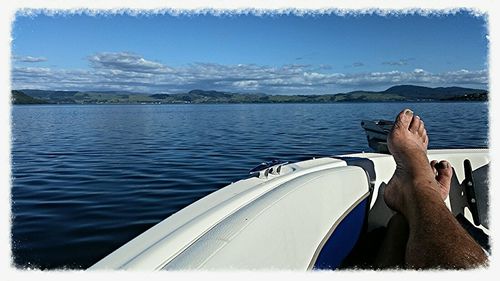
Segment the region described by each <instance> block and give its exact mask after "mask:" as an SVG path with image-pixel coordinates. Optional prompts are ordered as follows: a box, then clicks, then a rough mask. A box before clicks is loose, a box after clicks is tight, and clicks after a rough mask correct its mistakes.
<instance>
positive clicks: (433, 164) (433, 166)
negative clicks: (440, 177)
mask: <svg viewBox="0 0 500 281" xmlns="http://www.w3.org/2000/svg"><path fill="white" fill-rule="evenodd" d="M437 163H438V161H437V160H432V161H431V168H432V172H434V174H435V175H437V170H436V164H437Z"/></svg>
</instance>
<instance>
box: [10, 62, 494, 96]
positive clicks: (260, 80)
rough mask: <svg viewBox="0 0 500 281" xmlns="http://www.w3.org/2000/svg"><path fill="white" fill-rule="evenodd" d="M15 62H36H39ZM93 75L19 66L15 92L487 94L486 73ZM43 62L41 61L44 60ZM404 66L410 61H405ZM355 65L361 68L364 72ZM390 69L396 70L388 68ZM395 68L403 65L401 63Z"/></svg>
mask: <svg viewBox="0 0 500 281" xmlns="http://www.w3.org/2000/svg"><path fill="white" fill-rule="evenodd" d="M22 59H23V60H19V57H18V59H16V60H14V62H16V61H23V62H24V61H26V62H28V61H29V62H36V61H37V59H43V58H34V57H22ZM87 60H88V62H89V65H90V68H89V69H53V68H46V67H33V66H24V65H19V64H16V63H14V66H13V68H12V88H13V89H28V88H29V89H47V90H80V91H90V90H123V91H132V92H147V93H179V92H187V91H190V90H192V89H205V90H220V91H231V92H262V93H268V94H325V93H330V94H333V93H339V92H346V91H351V90H381V89H385V88H388V87H390V86H393V85H400V84H415V85H422V86H430V87H438V86H452V85H453V86H463V87H477V88H486V87H487V85H488V72H487V70H485V69H483V70H466V69H460V70H456V71H451V72H444V73H431V72H428V71H426V70H424V69H415V70H413V71H409V72H402V71H397V70H394V71H387V72H357V73H332V72H330V71H329V70H331V67H329V66H327V65H320V66H317V65H307V64H288V65H282V66H279V67H277V66H266V65H255V64H237V65H222V64H217V63H193V64H189V65H185V66H181V67H170V66H167V65H165V64H162V63H161V62H156V61H152V60H148V59H145V58H143V57H141V56H140V55H137V54H134V53H128V52H119V53H97V54H93V55H91V56H89V57H87ZM40 61H42V60H40ZM399 63H400V64H404V63H405V61H404V60H403V61H400V62H399ZM360 64H361V63H356V66H361V65H360ZM387 64H391V63H389V62H387ZM394 65H399V64H398V63H397V62H396V63H394Z"/></svg>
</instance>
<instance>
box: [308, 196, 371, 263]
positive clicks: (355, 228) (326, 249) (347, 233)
mask: <svg viewBox="0 0 500 281" xmlns="http://www.w3.org/2000/svg"><path fill="white" fill-rule="evenodd" d="M367 201H368V200H367V199H365V200H363V201H361V202H360V203H359V204H358V205H357V206H356V207H355V208H354V209H353V210H352V211H351V212H350V213H349V214H348V215H347V216H346V217H345V218H344V219H343V220H342V221H341V222H340V224H339V225H338V226H337V228H335V230H334V231H333V233H332V235H331V236H330V238H329V239H328V241H326V243H325V245H324V246H323V248H322V249H321V252H320V253H319V255H318V258H317V259H316V263H315V264H314V269H335V268H337V267H338V266H339V265H340V264H341V263H342V261H343V260H344V259H345V258H346V257H347V255H348V254H349V253H350V252H351V251H352V249H353V248H354V245H356V242H357V241H358V239H359V236H360V234H361V230H362V228H363V223H364V220H365V214H366V203H367Z"/></svg>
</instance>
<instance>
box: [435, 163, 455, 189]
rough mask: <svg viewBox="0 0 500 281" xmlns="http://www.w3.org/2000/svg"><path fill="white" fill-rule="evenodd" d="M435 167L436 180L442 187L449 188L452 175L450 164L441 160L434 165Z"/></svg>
mask: <svg viewBox="0 0 500 281" xmlns="http://www.w3.org/2000/svg"><path fill="white" fill-rule="evenodd" d="M435 167H436V171H437V177H436V180H437V181H438V182H439V183H441V184H442V185H443V186H450V183H451V176H452V175H453V169H452V167H451V164H450V163H449V162H448V161H446V160H443V161H440V162H439V163H436V164H435Z"/></svg>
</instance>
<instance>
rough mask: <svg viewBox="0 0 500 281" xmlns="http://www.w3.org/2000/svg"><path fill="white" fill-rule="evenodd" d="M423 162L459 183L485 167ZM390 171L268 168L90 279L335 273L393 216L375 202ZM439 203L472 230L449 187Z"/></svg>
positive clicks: (319, 165)
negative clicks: (129, 273)
mask: <svg viewBox="0 0 500 281" xmlns="http://www.w3.org/2000/svg"><path fill="white" fill-rule="evenodd" d="M428 156H429V160H434V159H435V160H443V159H446V160H448V161H449V162H450V163H452V165H453V167H454V169H455V174H456V181H458V182H462V181H463V180H464V178H465V174H464V169H463V161H464V159H469V160H470V162H471V164H472V167H473V168H474V169H477V168H479V167H482V166H485V165H487V164H488V163H489V155H488V150H487V149H458V150H430V151H429V153H428ZM394 169H395V163H394V160H393V158H392V156H391V155H387V154H378V153H359V154H350V155H343V156H339V157H338V158H319V159H313V160H308V161H302V162H298V163H292V164H287V165H282V167H281V168H280V169H277V166H275V167H273V169H268V170H267V171H265V170H264V171H262V172H261V173H260V174H259V176H258V177H252V178H248V179H244V180H241V181H238V182H236V183H233V184H230V185H228V186H226V187H224V188H221V189H220V190H218V191H216V192H214V193H212V194H210V195H208V196H206V197H204V198H202V199H200V200H198V201H197V202H195V203H193V204H191V205H189V206H187V207H185V208H184V209H182V210H180V211H179V212H177V213H176V214H174V215H172V216H170V217H169V218H167V219H165V220H164V221H162V222H160V223H159V224H157V225H155V226H154V227H152V228H151V229H149V230H147V231H146V232H144V233H143V234H141V235H139V236H138V237H136V238H135V239H133V240H131V241H130V242H128V243H126V244H125V245H123V246H122V247H120V248H119V249H117V250H116V251H114V252H112V253H111V254H109V255H108V256H106V257H105V258H103V259H102V260H100V261H99V262H98V263H96V264H95V265H93V266H92V267H91V268H90V269H92V270H93V269H127V270H227V269H245V270H247V269H248V270H254V269H266V270H267V269H287V270H308V269H314V268H336V267H337V266H338V265H339V263H340V262H341V261H342V259H343V258H345V256H346V255H347V254H348V253H349V251H350V250H351V249H352V247H353V246H354V244H355V243H356V241H357V239H358V238H359V236H360V234H361V232H362V231H370V230H372V229H375V228H377V227H381V226H385V225H386V223H387V221H388V220H389V218H390V216H391V215H392V211H391V210H390V209H388V208H387V206H385V203H384V202H383V199H381V196H380V194H382V190H383V186H384V184H385V183H386V182H387V181H388V180H389V179H390V177H391V176H392V173H393V172H394ZM278 171H279V172H278ZM479 188H480V189H481V190H478V189H476V190H477V191H476V193H478V195H480V194H483V195H484V193H486V194H487V193H488V189H487V186H486V187H485V186H484V184H483V185H482V186H480V187H479ZM483 197H484V196H483ZM446 203H447V206H448V207H449V208H450V209H451V210H452V211H453V213H454V214H455V215H457V214H459V213H462V214H464V216H465V217H466V218H467V219H468V220H470V221H473V218H472V214H471V212H470V211H468V207H467V202H466V198H464V196H463V195H461V194H460V188H455V189H454V187H452V194H450V196H449V198H448V199H447V200H446ZM486 203H487V202H486ZM484 205H485V204H484V202H483V207H484ZM486 206H487V205H486ZM481 210H482V211H481V212H482V214H481V216H482V218H483V224H486V226H485V225H480V226H479V227H480V228H481V229H483V230H484V231H485V232H486V233H488V232H489V231H488V229H487V221H486V220H485V217H487V214H484V213H485V212H486V211H485V210H487V208H486V209H484V208H482V209H481Z"/></svg>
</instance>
